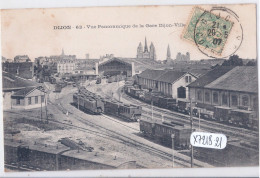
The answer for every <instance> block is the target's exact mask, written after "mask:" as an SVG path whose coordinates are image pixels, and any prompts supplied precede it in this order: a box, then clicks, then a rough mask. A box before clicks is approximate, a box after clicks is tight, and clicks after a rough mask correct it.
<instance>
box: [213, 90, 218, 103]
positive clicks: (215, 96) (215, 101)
mask: <svg viewBox="0 0 260 178" xmlns="http://www.w3.org/2000/svg"><path fill="white" fill-rule="evenodd" d="M213 103H218V93H217V92H214V93H213Z"/></svg>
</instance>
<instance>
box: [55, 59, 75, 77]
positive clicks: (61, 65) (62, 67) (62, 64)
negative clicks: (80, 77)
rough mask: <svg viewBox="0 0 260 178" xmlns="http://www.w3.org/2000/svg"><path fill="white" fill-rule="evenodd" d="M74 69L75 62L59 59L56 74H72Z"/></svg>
mask: <svg viewBox="0 0 260 178" xmlns="http://www.w3.org/2000/svg"><path fill="white" fill-rule="evenodd" d="M75 69H76V61H75V60H72V59H60V60H59V61H58V62H57V72H58V73H59V74H66V73H68V74H73V73H74V70H75Z"/></svg>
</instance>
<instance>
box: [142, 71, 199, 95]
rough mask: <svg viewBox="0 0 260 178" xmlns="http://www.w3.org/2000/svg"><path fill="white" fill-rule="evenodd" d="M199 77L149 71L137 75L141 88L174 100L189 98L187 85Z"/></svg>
mask: <svg viewBox="0 0 260 178" xmlns="http://www.w3.org/2000/svg"><path fill="white" fill-rule="evenodd" d="M196 79H197V77H196V76H195V75H193V74H191V73H189V72H181V71H174V70H153V69H147V70H145V71H143V72H142V73H141V74H138V75H137V84H138V85H140V87H141V88H147V89H152V90H156V91H159V92H161V93H162V94H164V95H166V96H169V97H172V98H175V99H177V98H188V96H189V93H188V92H189V90H188V88H187V85H189V84H190V83H191V82H193V81H195V80H196Z"/></svg>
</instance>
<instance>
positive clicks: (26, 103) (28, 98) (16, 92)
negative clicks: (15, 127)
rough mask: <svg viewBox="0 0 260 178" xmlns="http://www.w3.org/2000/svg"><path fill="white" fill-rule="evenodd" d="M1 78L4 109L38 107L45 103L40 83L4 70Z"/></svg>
mask: <svg viewBox="0 0 260 178" xmlns="http://www.w3.org/2000/svg"><path fill="white" fill-rule="evenodd" d="M2 78H3V88H2V89H3V101H4V104H3V109H4V110H10V109H31V108H38V107H41V105H43V104H42V103H45V101H46V95H45V91H44V88H43V86H42V85H41V84H39V83H36V82H33V81H31V80H27V79H24V78H21V77H19V76H15V75H13V74H10V73H8V72H4V71H3V72H2ZM46 104H47V102H46ZM44 105H45V104H44Z"/></svg>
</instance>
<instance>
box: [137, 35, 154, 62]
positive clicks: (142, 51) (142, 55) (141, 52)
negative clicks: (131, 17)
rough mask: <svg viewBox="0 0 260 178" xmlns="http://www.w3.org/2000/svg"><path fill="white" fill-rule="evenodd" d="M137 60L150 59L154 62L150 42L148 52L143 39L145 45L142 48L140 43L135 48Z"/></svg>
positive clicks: (152, 46) (152, 47)
mask: <svg viewBox="0 0 260 178" xmlns="http://www.w3.org/2000/svg"><path fill="white" fill-rule="evenodd" d="M136 58H137V59H151V60H156V52H155V47H154V45H153V42H151V45H150V51H149V50H148V46H147V41H146V38H145V44H144V48H143V46H142V43H141V42H140V43H139V45H138V47H137V55H136Z"/></svg>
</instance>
